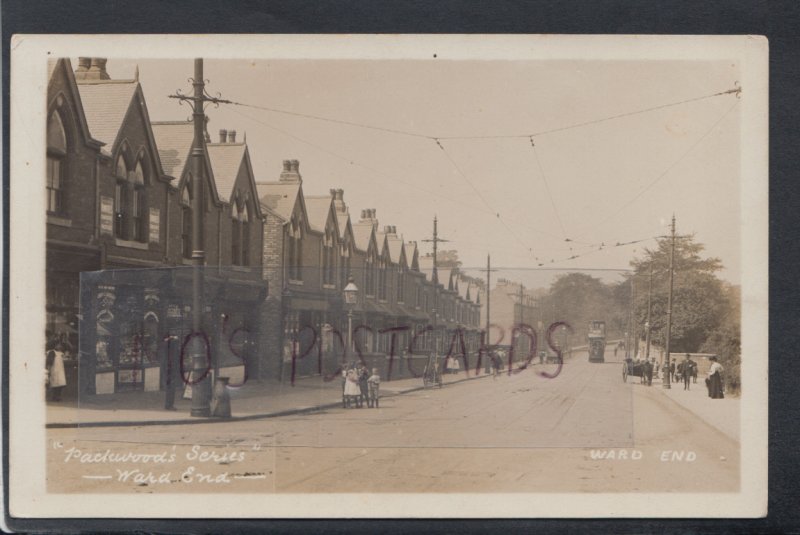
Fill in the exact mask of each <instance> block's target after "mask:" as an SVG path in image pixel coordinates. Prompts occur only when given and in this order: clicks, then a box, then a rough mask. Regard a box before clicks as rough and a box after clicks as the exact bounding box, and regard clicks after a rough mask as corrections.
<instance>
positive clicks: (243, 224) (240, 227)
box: [231, 194, 250, 266]
mask: <svg viewBox="0 0 800 535" xmlns="http://www.w3.org/2000/svg"><path fill="white" fill-rule="evenodd" d="M231 216H232V221H231V263H232V264H233V265H234V266H246V265H249V263H250V248H249V244H250V216H249V209H248V206H247V201H242V200H240V198H239V196H238V194H237V196H236V199H235V200H234V203H233V205H231Z"/></svg>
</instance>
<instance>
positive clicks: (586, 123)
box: [439, 82, 742, 139]
mask: <svg viewBox="0 0 800 535" xmlns="http://www.w3.org/2000/svg"><path fill="white" fill-rule="evenodd" d="M741 92H742V88H741V86H739V82H735V83H734V88H733V89H728V90H727V91H720V92H718V93H713V94H711V95H703V96H701V97H694V98H688V99H685V100H680V101H677V102H670V103H668V104H661V105H659V106H651V107H649V108H644V109H641V110H635V111H629V112H625V113H618V114H616V115H609V116H607V117H601V118H599V119H593V120H591V121H584V122H581V123H573V124H570V125H567V126H561V127H558V128H551V129H549V130H540V131H538V132H532V133H528V134H505V135H494V136H492V135H483V136H439V139H510V138H526V137H538V136H543V135H545V134H554V133H556V132H563V131H565V130H572V129H573V128H581V127H583V126H589V125H593V124H598V123H602V122H605V121H613V120H615V119H622V118H623V117H630V116H631V115H638V114H640V113H648V112H651V111H656V110H663V109H664V108H671V107H673V106H680V105H681V104H688V103H690V102H697V101H699V100H705V99H709V98H714V97H719V96H722V95H736V96H737V98H738V97H739V95H740V94H741Z"/></svg>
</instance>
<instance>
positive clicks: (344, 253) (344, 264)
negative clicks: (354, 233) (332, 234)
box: [339, 235, 351, 288]
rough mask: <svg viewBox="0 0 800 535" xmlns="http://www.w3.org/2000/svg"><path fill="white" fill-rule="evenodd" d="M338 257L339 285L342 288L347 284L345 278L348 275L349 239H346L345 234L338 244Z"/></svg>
mask: <svg viewBox="0 0 800 535" xmlns="http://www.w3.org/2000/svg"><path fill="white" fill-rule="evenodd" d="M340 250H341V253H340V257H341V258H340V259H339V265H340V266H341V269H340V270H339V275H340V276H339V285H340V286H339V287H340V288H344V287H345V286H347V279H348V278H349V277H350V275H351V273H350V240H348V239H347V235H345V237H344V239H342V242H341V244H340Z"/></svg>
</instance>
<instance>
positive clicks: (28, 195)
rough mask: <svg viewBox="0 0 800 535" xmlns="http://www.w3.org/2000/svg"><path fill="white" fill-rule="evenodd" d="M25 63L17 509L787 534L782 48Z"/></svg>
mask: <svg viewBox="0 0 800 535" xmlns="http://www.w3.org/2000/svg"><path fill="white" fill-rule="evenodd" d="M15 39H16V46H14V47H12V49H13V50H12V94H11V101H12V111H11V115H12V118H11V119H12V122H11V125H12V130H11V133H12V139H11V149H12V153H11V171H12V173H11V183H12V188H11V198H12V201H11V203H12V207H13V210H12V214H11V231H10V232H11V251H12V261H11V262H12V266H11V273H12V286H11V290H12V293H11V316H10V323H11V327H10V336H11V347H10V363H9V366H10V373H11V379H10V383H11V384H10V424H9V433H10V454H11V473H10V481H11V489H10V498H11V502H10V503H11V507H12V513H14V512H15V511H16V512H17V513H18V514H20V515H22V516H30V517H38V516H42V515H44V516H48V515H51V514H52V513H53V512H54V511H57V513H58V514H59V515H61V516H87V515H88V516H99V517H107V516H109V517H110V516H131V517H138V516H141V517H157V516H159V515H163V513H164V511H169V512H170V515H169V516H185V517H187V518H189V517H206V516H207V517H220V516H232V515H237V516H240V517H324V516H346V517H373V516H398V517H418V516H436V517H475V516H478V517H480V516H485V517H490V516H521V517H530V516H541V517H546V516H562V517H563V516H682V517H686V516H690V517H702V516H750V517H752V516H762V515H764V514H766V456H767V449H766V438H767V432H766V429H767V428H766V419H767V412H766V405H767V402H766V400H767V379H766V378H767V375H766V373H767V351H768V348H767V341H766V340H767V339H766V325H767V294H766V286H767V278H766V277H767V275H766V264H765V260H760V259H763V258H766V249H767V167H766V153H767V129H766V118H765V114H766V109H767V79H766V63H767V44H766V40H764V39H763V38H758V37H747V36H738V37H711V36H696V37H655V36H651V37H647V38H645V37H641V36H639V37H637V36H627V37H626V36H622V37H601V36H597V37H579V36H572V37H567V36H562V37H559V36H549V37H546V38H545V37H543V36H515V37H510V36H504V37H501V36H358V37H356V36H324V37H323V36H314V37H312V36H269V37H265V36H250V37H245V36H211V37H205V38H200V37H194V36H183V37H177V36H148V37H144V36H119V37H117V36H115V37H113V38H110V37H108V36H106V37H103V36H60V37H57V36H17V37H16V38H15ZM23 65H25V68H23ZM23 207H24V208H23ZM23 212H24V214H23ZM31 213H32V214H33V216H31ZM22 294H24V295H26V296H27V297H26V298H25V299H23V300H20V299H16V298H15V295H22ZM98 497H99V498H100V501H99V502H98V501H97V499H98ZM348 497H353V499H352V500H350V499H349V498H348ZM656 499H658V500H663V503H664V504H674V505H673V506H671V507H669V506H668V507H660V508H656V507H655V506H654V500H656ZM565 500H566V501H569V502H570V503H572V504H573V506H572V507H566V506H565V505H564V502H565ZM533 502H536V503H533ZM188 503H193V504H194V507H192V508H191V509H189V508H187V507H186V506H185V505H184V504H188ZM214 503H216V504H226V505H225V507H222V508H220V507H214V508H213V509H214V510H213V511H212V510H210V509H211V507H209V508H203V507H199V508H198V507H197V505H198V504H209V506H210V505H211V504H214ZM713 504H716V505H713Z"/></svg>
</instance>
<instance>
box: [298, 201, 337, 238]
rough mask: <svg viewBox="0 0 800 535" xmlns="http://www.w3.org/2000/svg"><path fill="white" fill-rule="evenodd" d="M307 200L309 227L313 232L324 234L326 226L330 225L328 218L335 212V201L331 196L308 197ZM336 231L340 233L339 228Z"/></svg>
mask: <svg viewBox="0 0 800 535" xmlns="http://www.w3.org/2000/svg"><path fill="white" fill-rule="evenodd" d="M305 200H306V214H307V216H308V225H309V226H310V227H311V230H315V231H317V232H322V233H324V232H325V226H326V225H327V224H328V216H329V215H330V213H331V211H334V212H335V210H333V199H331V197H330V195H308V196H306V198H305ZM335 217H336V216H335V215H334V218H335ZM337 227H338V225H337ZM336 230H337V232H338V230H339V229H338V228H337V229H336Z"/></svg>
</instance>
